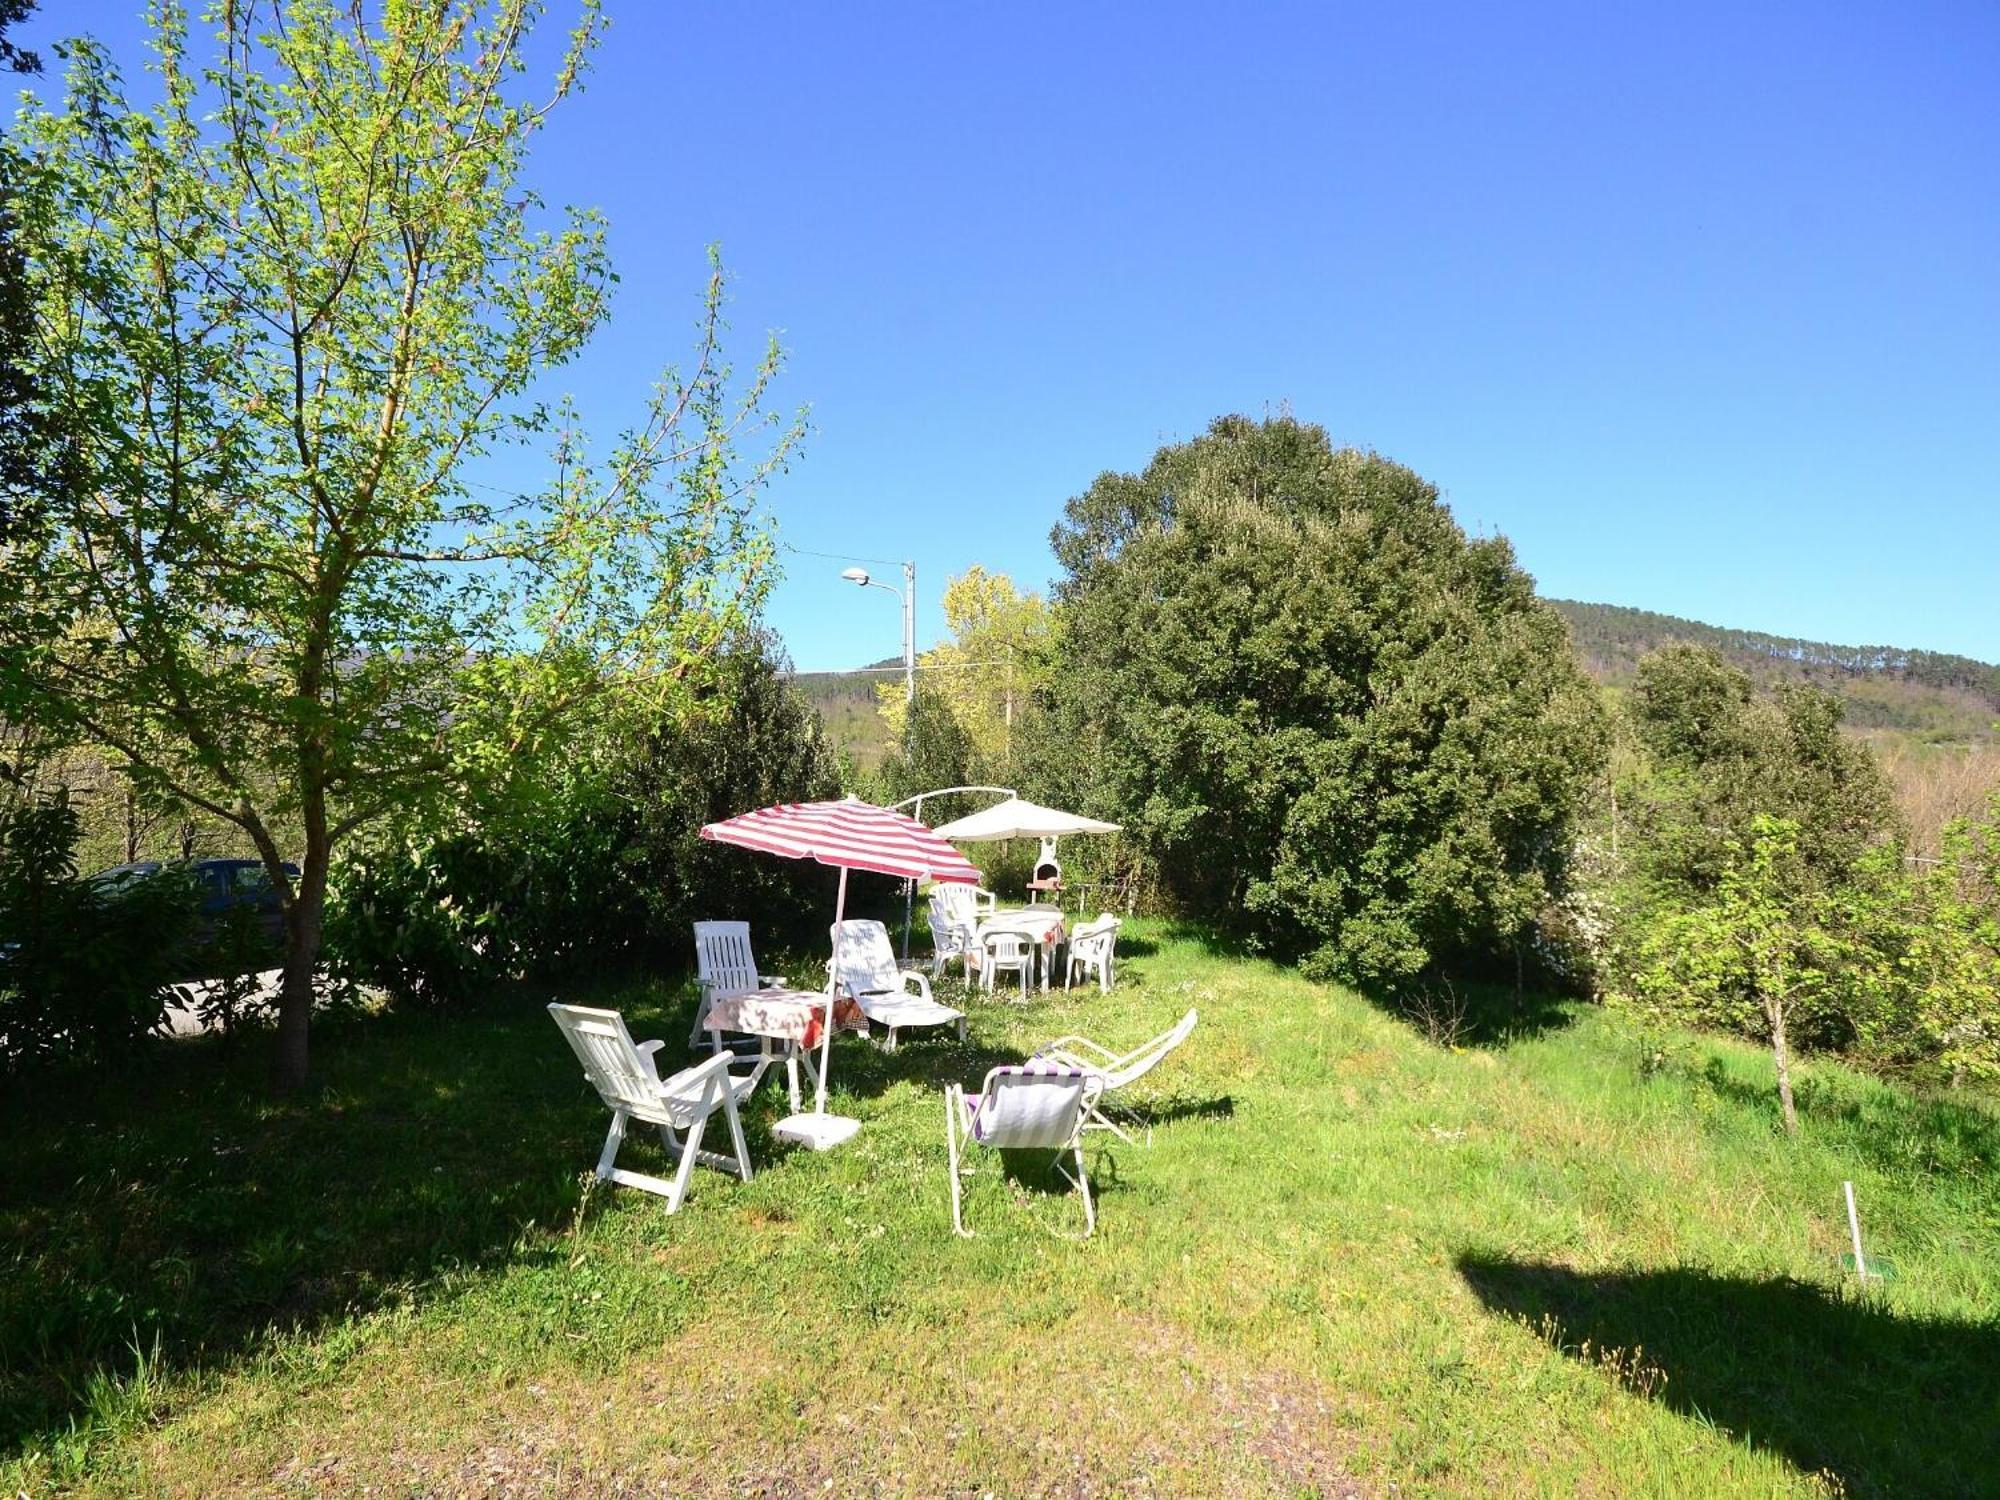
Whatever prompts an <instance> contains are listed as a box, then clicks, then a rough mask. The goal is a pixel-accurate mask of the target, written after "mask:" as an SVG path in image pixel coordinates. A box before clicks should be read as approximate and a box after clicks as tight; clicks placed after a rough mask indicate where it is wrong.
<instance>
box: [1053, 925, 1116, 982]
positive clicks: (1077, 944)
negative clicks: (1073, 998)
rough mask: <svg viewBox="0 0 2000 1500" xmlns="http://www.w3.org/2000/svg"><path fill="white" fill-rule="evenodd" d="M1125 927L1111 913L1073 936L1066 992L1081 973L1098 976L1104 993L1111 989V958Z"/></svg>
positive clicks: (1079, 928) (1080, 929) (1084, 926)
mask: <svg viewBox="0 0 2000 1500" xmlns="http://www.w3.org/2000/svg"><path fill="white" fill-rule="evenodd" d="M1123 925H1124V924H1123V923H1122V922H1120V921H1119V920H1118V918H1116V917H1114V916H1112V915H1111V914H1110V913H1109V912H1106V913H1104V914H1103V915H1101V916H1099V917H1098V919H1097V920H1096V921H1095V922H1085V923H1084V924H1083V925H1082V926H1080V927H1078V928H1077V929H1076V931H1075V932H1073V933H1071V934H1070V939H1069V972H1068V973H1066V974H1065V975H1064V976H1063V985H1064V987H1065V988H1067V987H1068V986H1069V985H1070V984H1071V983H1073V982H1074V981H1075V979H1076V976H1077V973H1078V971H1079V970H1080V971H1082V972H1083V973H1085V974H1091V973H1094V974H1096V975H1097V987H1098V989H1100V990H1103V991H1109V990H1110V988H1111V981H1112V971H1111V955H1112V951H1113V950H1114V949H1115V948H1116V947H1117V946H1118V929H1119V928H1120V927H1121V926H1123Z"/></svg>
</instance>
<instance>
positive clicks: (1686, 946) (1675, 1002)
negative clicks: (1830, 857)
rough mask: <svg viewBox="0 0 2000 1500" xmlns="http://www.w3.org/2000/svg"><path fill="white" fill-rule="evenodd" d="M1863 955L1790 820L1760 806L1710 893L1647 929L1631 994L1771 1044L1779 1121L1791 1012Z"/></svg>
mask: <svg viewBox="0 0 2000 1500" xmlns="http://www.w3.org/2000/svg"><path fill="white" fill-rule="evenodd" d="M1861 961H1863V956H1862V954H1861V953H1860V951H1859V949H1858V948H1857V947H1856V945H1855V944H1853V943H1852V942H1851V940H1850V939H1849V938H1848V936H1847V933H1846V928H1845V925H1844V924H1842V923H1841V922H1840V921H1839V920H1838V916H1837V913H1836V911H1835V909H1834V907H1833V904H1832V899H1831V897H1830V896H1829V895H1828V893H1827V892H1826V891H1825V889H1824V888H1823V887H1822V886H1821V885H1819V883H1818V882H1816V881H1815V880H1814V879H1812V877H1811V874H1810V872H1809V870H1808V869H1807V867H1806V865H1805V862H1804V860H1803V858H1802V855H1801V851H1800V845H1799V827H1798V824H1796V823H1794V822H1792V821H1790V820H1789V819H1785V818H1773V817H1769V816H1765V815H1759V816H1758V817H1756V818H1755V819H1753V820H1752V825H1751V838H1750V842H1749V844H1748V845H1747V847H1746V846H1745V845H1743V844H1740V843H1736V844H1732V845H1731V846H1730V849H1729V858H1728V860H1727V862H1726V863H1725V865H1724V867H1723V870H1722V875H1721V879H1720V881H1719V882H1718V885H1717V888H1716V891H1715V895H1714V898H1713V900H1711V901H1708V902H1705V903H1703V904H1701V905H1699V906H1695V907H1690V908H1687V909H1685V910H1681V911H1676V912H1673V913H1670V914H1669V915H1667V916H1666V917H1665V918H1663V919H1662V920H1661V921H1660V922H1659V923H1658V924H1657V925H1656V926H1655V927H1654V928H1653V929H1652V930H1651V931H1650V932H1649V933H1648V934H1647V936H1646V937H1645V939H1644V940H1643V943H1642V951H1641V960H1640V964H1639V970H1638V977H1637V983H1636V992H1637V1001H1638V1003H1639V1004H1640V1005H1641V1006H1642V1007H1643V1008H1644V1009H1646V1010H1648V1011H1650V1012H1652V1013H1654V1014H1657V1015H1660V1016H1662V1017H1665V1018H1667V1019H1672V1020H1681V1021H1695V1022H1700V1023H1704V1024H1708V1025H1717V1026H1722V1027H1725V1028H1728V1029H1731V1030H1737V1031H1743V1032H1746V1033H1748V1034H1750V1035H1752V1036H1755V1037H1757V1038H1758V1039H1759V1040H1761V1041H1762V1042H1763V1043H1764V1044H1765V1045H1766V1046H1768V1047H1769V1048H1770V1049H1771V1062H1772V1067H1773V1070H1774V1072H1775V1074H1776V1077H1777V1085H1778V1106H1779V1111H1780V1113H1781V1115H1782V1117H1783V1119H1784V1124H1785V1129H1786V1130H1787V1131H1788V1132H1790V1131H1796V1130H1797V1129H1798V1128H1799V1119H1798V1111H1797V1109H1796V1107H1795V1106H1794V1104H1793V1100H1792V1046H1793V1040H1794V1037H1795V1035H1796V1031H1797V1018H1798V1016H1799V1015H1800V1013H1801V1012H1809V1011H1810V1010H1812V1009H1813V1008H1814V1007H1815V1006H1819V1005H1825V1004H1830V1003H1837V1001H1836V999H1835V990H1836V988H1837V986H1836V978H1837V976H1838V975H1839V974H1841V973H1842V972H1843V971H1844V970H1851V969H1852V968H1853V967H1854V966H1855V965H1856V964H1857V963H1859V962H1861Z"/></svg>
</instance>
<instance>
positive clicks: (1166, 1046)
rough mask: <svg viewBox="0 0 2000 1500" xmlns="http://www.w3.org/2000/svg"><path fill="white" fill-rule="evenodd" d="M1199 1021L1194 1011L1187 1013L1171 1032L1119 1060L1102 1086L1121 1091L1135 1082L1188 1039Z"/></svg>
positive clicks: (1161, 1035)
mask: <svg viewBox="0 0 2000 1500" xmlns="http://www.w3.org/2000/svg"><path fill="white" fill-rule="evenodd" d="M1198 1019H1200V1017H1199V1016H1198V1015H1197V1013H1196V1012H1194V1011H1189V1012H1188V1013H1187V1014H1186V1015H1184V1016H1182V1017H1181V1018H1180V1020H1178V1021H1176V1022H1175V1023H1174V1029H1173V1030H1172V1031H1165V1032H1162V1033H1161V1034H1160V1035H1158V1036H1156V1037H1154V1038H1153V1039H1152V1040H1151V1041H1150V1042H1148V1043H1146V1045H1145V1046H1143V1047H1141V1048H1140V1049H1139V1050H1138V1051H1137V1052H1134V1053H1132V1054H1131V1055H1130V1056H1129V1057H1126V1058H1123V1059H1121V1060H1120V1062H1119V1064H1118V1066H1117V1067H1116V1068H1115V1069H1113V1070H1111V1071H1110V1072H1108V1073H1106V1074H1105V1079H1104V1086H1105V1087H1106V1088H1112V1089H1122V1088H1124V1087H1125V1086H1126V1085H1127V1084H1128V1083H1134V1082H1137V1081H1138V1080H1139V1079H1141V1078H1144V1077H1145V1076H1146V1075H1147V1074H1148V1073H1150V1072H1152V1071H1153V1069H1155V1068H1157V1067H1158V1066H1159V1065H1160V1064H1161V1063H1163V1062H1165V1061H1166V1060H1167V1059H1168V1058H1169V1057H1171V1056H1172V1055H1173V1051H1174V1049H1175V1048H1176V1047H1178V1046H1180V1044H1181V1043H1182V1042H1184V1041H1186V1040H1187V1039H1188V1036H1189V1034H1190V1033H1192V1032H1193V1031H1194V1023H1195V1022H1196V1021H1197V1020H1198Z"/></svg>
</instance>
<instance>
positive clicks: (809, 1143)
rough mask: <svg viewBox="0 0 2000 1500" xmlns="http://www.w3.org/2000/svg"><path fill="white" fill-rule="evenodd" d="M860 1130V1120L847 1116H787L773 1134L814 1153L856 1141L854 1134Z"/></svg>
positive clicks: (772, 1130) (778, 1124)
mask: <svg viewBox="0 0 2000 1500" xmlns="http://www.w3.org/2000/svg"><path fill="white" fill-rule="evenodd" d="M860 1128H861V1122H860V1121H859V1120H855V1119H850V1118H849V1117H848V1116H846V1115H821V1114H805V1115H787V1116H786V1117H785V1118H784V1119H782V1120H780V1121H779V1122H778V1123H777V1124H776V1125H774V1126H772V1127H771V1134H773V1135H775V1136H776V1137H777V1138H778V1139H779V1140H781V1141H790V1142H791V1143H792V1144H793V1145H795V1146H804V1147H806V1148H807V1149H809V1150H812V1151H830V1150H832V1149H833V1148H834V1147H835V1146H838V1145H841V1144H843V1143H845V1142H847V1141H850V1140H852V1139H854V1132H855V1131H857V1130H859V1129H860Z"/></svg>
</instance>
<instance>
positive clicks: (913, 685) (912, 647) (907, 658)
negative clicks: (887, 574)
mask: <svg viewBox="0 0 2000 1500" xmlns="http://www.w3.org/2000/svg"><path fill="white" fill-rule="evenodd" d="M840 576H841V577H842V578H845V579H846V580H847V581H848V582H849V583H853V584H859V585H860V586H861V587H862V588H864V589H881V590H882V591H883V592H884V593H889V594H894V595H895V596H896V597H897V598H898V599H900V600H901V601H902V604H903V701H904V702H905V703H910V702H913V701H915V699H916V696H917V565H916V564H915V563H913V562H906V563H904V564H903V586H902V587H901V588H897V587H896V586H895V585H894V584H888V583H882V582H879V581H878V580H876V579H874V578H870V577H869V576H868V570H867V569H866V568H844V569H842V570H841V574H840Z"/></svg>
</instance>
